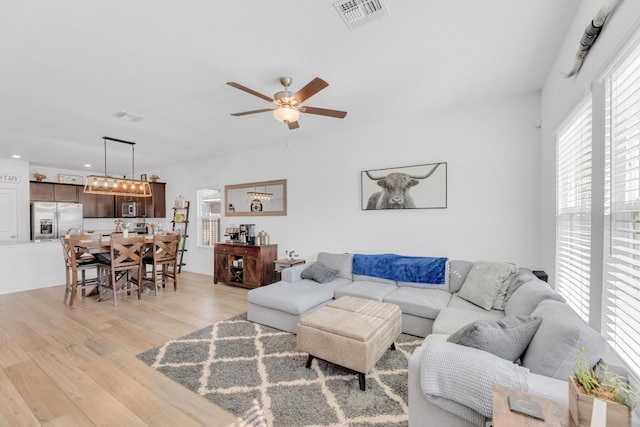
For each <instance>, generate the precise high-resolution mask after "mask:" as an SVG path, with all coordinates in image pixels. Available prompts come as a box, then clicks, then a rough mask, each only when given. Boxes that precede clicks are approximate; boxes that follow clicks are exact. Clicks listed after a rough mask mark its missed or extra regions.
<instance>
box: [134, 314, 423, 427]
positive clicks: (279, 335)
mask: <svg viewBox="0 0 640 427" xmlns="http://www.w3.org/2000/svg"><path fill="white" fill-rule="evenodd" d="M422 341H423V338H418V337H415V336H412V335H406V334H402V335H400V337H398V340H397V341H396V351H393V350H388V351H386V352H385V354H384V355H383V356H382V358H381V359H380V360H379V361H378V363H377V364H376V366H375V367H374V369H372V371H371V372H368V373H367V376H366V381H367V389H366V391H361V390H360V388H359V385H358V375H357V374H354V373H353V372H351V371H349V370H346V369H344V368H341V367H338V366H335V365H333V364H331V363H328V362H325V361H322V360H318V359H314V360H313V363H312V365H311V369H307V368H306V367H305V364H306V361H307V354H306V353H299V352H297V351H296V336H295V335H294V334H291V333H289V332H284V331H280V330H278V329H274V328H270V327H268V326H264V325H260V324H257V323H253V322H249V321H247V320H246V314H244V315H240V316H236V317H234V318H231V319H228V320H224V321H222V322H218V323H216V324H214V325H211V326H208V327H206V328H203V329H200V330H198V331H195V332H193V333H191V334H189V335H186V336H184V337H182V338H178V339H175V340H171V341H168V342H166V343H165V344H164V345H161V346H160V347H157V348H153V349H151V350H148V351H145V352H143V353H140V354H139V355H138V356H137V357H138V358H139V359H141V360H142V361H144V362H145V363H147V364H148V365H150V366H151V367H153V368H154V369H157V370H158V371H160V372H162V373H163V374H164V375H166V376H168V377H169V378H171V379H173V380H174V381H177V382H178V383H180V384H182V385H184V386H185V387H187V388H188V389H190V390H192V391H194V392H196V393H198V394H200V395H202V396H205V397H207V398H208V399H210V400H212V401H213V402H215V403H216V404H217V405H219V406H221V407H223V408H225V409H226V410H228V411H229V412H231V413H233V414H235V415H236V416H239V417H240V416H242V414H244V413H245V412H246V411H247V410H250V408H251V406H252V402H253V401H254V399H256V400H257V401H258V402H259V404H260V408H261V410H262V413H263V415H264V418H265V420H266V421H267V424H268V425H270V426H362V427H364V426H370V425H379V426H407V425H408V418H409V416H408V414H409V408H408V397H407V381H408V375H407V366H408V360H409V358H410V357H411V354H412V353H413V351H414V350H415V349H416V348H417V347H418V346H419V345H420V344H421V343H422Z"/></svg>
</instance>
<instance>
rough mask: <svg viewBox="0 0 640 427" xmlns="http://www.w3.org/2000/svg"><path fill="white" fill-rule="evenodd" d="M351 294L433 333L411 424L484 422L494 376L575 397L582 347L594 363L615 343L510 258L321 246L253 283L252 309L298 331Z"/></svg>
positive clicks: (411, 329) (413, 368)
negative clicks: (266, 280) (393, 309)
mask: <svg viewBox="0 0 640 427" xmlns="http://www.w3.org/2000/svg"><path fill="white" fill-rule="evenodd" d="M380 266H382V268H379V267H380ZM320 282H321V283H320ZM347 295H348V296H354V297H360V298H368V299H373V300H378V301H383V302H387V303H391V304H396V305H398V306H399V307H400V309H401V311H402V330H403V332H405V333H408V334H411V335H416V336H420V337H426V338H425V340H424V341H423V343H422V345H421V346H420V347H418V348H417V349H416V350H415V351H414V353H413V355H412V357H411V359H410V361H409V380H408V381H409V384H408V392H409V425H410V426H426V425H430V426H433V425H447V426H464V427H467V426H483V425H485V422H486V421H487V420H488V419H490V418H491V415H492V408H491V391H492V388H493V385H494V384H500V385H504V386H508V387H511V388H516V389H519V390H523V391H529V392H533V393H537V394H541V395H546V396H549V397H552V398H555V399H560V400H567V397H568V391H567V387H568V383H567V382H566V380H567V378H568V377H569V375H570V374H571V371H572V368H573V364H574V362H575V358H576V356H577V354H578V352H579V351H580V349H581V348H585V349H586V351H587V357H588V360H589V362H590V363H591V364H592V365H595V364H596V363H597V362H598V361H600V360H601V359H602V358H603V357H605V354H606V353H607V349H608V346H607V344H606V342H605V340H604V338H603V337H602V336H601V335H600V334H598V333H597V332H596V331H594V330H593V329H591V328H589V327H588V326H587V325H586V324H585V323H584V322H582V320H581V319H579V318H578V316H577V315H576V314H575V313H574V312H573V311H572V310H571V308H570V307H568V306H567V305H566V304H565V301H564V299H563V298H562V296H560V295H559V294H558V293H556V292H555V291H554V290H553V289H552V288H551V287H550V286H549V285H548V284H547V283H546V282H544V281H542V280H539V279H538V278H537V277H536V276H535V275H534V274H533V273H532V272H531V271H530V270H527V269H525V268H517V267H516V266H514V265H512V264H508V263H492V262H484V261H481V262H470V261H463V260H448V259H444V258H428V257H402V256H399V255H394V254H384V255H359V254H356V255H353V254H330V253H320V254H319V255H318V259H317V262H316V263H315V264H311V265H310V264H302V265H297V266H294V267H292V268H288V269H286V270H284V271H283V273H282V281H280V282H277V283H275V284H272V285H269V286H266V287H261V288H257V289H253V290H251V291H249V293H248V295H247V300H248V307H247V318H248V319H249V320H251V321H254V322H258V323H262V324H266V325H269V326H272V327H275V328H278V329H281V330H286V331H289V332H292V333H295V332H296V328H297V324H298V321H299V320H300V318H301V317H303V316H305V315H307V314H309V313H311V312H313V311H314V310H316V309H318V308H320V307H322V306H324V305H325V304H327V303H328V302H330V301H331V300H333V299H335V298H339V297H342V296H347ZM614 361H615V362H618V360H615V359H614Z"/></svg>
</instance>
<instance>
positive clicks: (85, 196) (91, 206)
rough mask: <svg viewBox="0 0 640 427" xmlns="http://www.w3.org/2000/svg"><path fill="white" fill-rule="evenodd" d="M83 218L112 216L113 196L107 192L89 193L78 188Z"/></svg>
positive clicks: (113, 209)
mask: <svg viewBox="0 0 640 427" xmlns="http://www.w3.org/2000/svg"><path fill="white" fill-rule="evenodd" d="M80 203H82V216H83V218H113V217H114V213H115V208H114V204H115V198H114V197H113V196H109V195H107V194H90V193H85V192H84V191H82V189H80Z"/></svg>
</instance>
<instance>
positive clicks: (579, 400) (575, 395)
mask: <svg viewBox="0 0 640 427" xmlns="http://www.w3.org/2000/svg"><path fill="white" fill-rule="evenodd" d="M594 399H595V398H594V397H593V396H588V395H586V394H584V393H582V392H581V391H580V389H579V388H578V386H576V384H575V382H574V380H573V378H571V379H569V413H570V414H571V418H572V419H573V422H574V423H575V425H576V426H578V427H590V426H591V412H592V410H593V401H594ZM604 402H605V403H606V405H607V425H608V426H616V427H618V426H619V427H631V408H629V407H628V406H627V405H623V404H621V403H618V402H611V401H608V400H605V401H604Z"/></svg>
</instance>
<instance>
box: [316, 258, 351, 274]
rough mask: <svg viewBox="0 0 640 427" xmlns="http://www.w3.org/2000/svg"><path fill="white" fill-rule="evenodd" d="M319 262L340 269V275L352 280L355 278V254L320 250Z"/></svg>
mask: <svg viewBox="0 0 640 427" xmlns="http://www.w3.org/2000/svg"><path fill="white" fill-rule="evenodd" d="M318 262H320V263H322V264H324V265H326V266H327V267H329V268H331V269H334V270H338V277H342V278H345V279H349V280H351V279H352V278H353V275H352V272H353V254H330V253H328V252H320V253H319V254H318Z"/></svg>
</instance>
